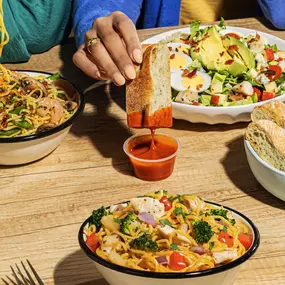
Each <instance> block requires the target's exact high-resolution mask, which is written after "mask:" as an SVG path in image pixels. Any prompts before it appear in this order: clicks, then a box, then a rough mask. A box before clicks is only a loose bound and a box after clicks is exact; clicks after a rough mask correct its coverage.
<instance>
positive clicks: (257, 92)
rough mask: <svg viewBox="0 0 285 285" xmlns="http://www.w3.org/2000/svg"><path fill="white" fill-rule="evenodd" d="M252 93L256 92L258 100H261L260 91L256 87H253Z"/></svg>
mask: <svg viewBox="0 0 285 285" xmlns="http://www.w3.org/2000/svg"><path fill="white" fill-rule="evenodd" d="M253 90H254V93H256V95H257V98H258V101H260V100H261V97H262V92H261V91H260V90H259V89H258V88H257V87H253Z"/></svg>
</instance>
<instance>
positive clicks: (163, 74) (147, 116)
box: [126, 43, 172, 128]
mask: <svg viewBox="0 0 285 285" xmlns="http://www.w3.org/2000/svg"><path fill="white" fill-rule="evenodd" d="M142 48H143V61H142V64H141V65H139V66H137V67H136V69H137V70H136V78H135V79H134V80H132V81H131V82H129V83H127V86H126V111H127V121H128V126H129V127H131V128H143V127H147V128H164V127H171V126H172V105H171V104H172V100H171V86H170V63H169V50H168V47H167V44H166V43H159V44H151V45H143V46H142Z"/></svg>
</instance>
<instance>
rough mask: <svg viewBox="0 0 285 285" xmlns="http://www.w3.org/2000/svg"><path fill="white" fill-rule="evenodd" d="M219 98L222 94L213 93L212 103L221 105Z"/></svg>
mask: <svg viewBox="0 0 285 285" xmlns="http://www.w3.org/2000/svg"><path fill="white" fill-rule="evenodd" d="M219 99H220V96H218V95H212V98H211V104H212V105H216V106H218V105H219Z"/></svg>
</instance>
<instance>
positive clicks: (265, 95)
mask: <svg viewBox="0 0 285 285" xmlns="http://www.w3.org/2000/svg"><path fill="white" fill-rule="evenodd" d="M272 98H274V94H273V93H272V92H266V91H264V92H263V93H262V98H261V101H266V100H269V99H272Z"/></svg>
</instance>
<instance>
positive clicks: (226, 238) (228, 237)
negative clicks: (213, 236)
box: [218, 232, 234, 247]
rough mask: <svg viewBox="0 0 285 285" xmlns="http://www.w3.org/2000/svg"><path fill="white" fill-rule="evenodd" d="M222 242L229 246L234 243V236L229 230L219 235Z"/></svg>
mask: <svg viewBox="0 0 285 285" xmlns="http://www.w3.org/2000/svg"><path fill="white" fill-rule="evenodd" d="M218 240H219V241H220V242H223V243H226V244H227V246H228V247H232V246H233V244H234V238H233V237H232V236H231V235H229V234H228V233H227V232H221V233H220V234H219V236H218Z"/></svg>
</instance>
